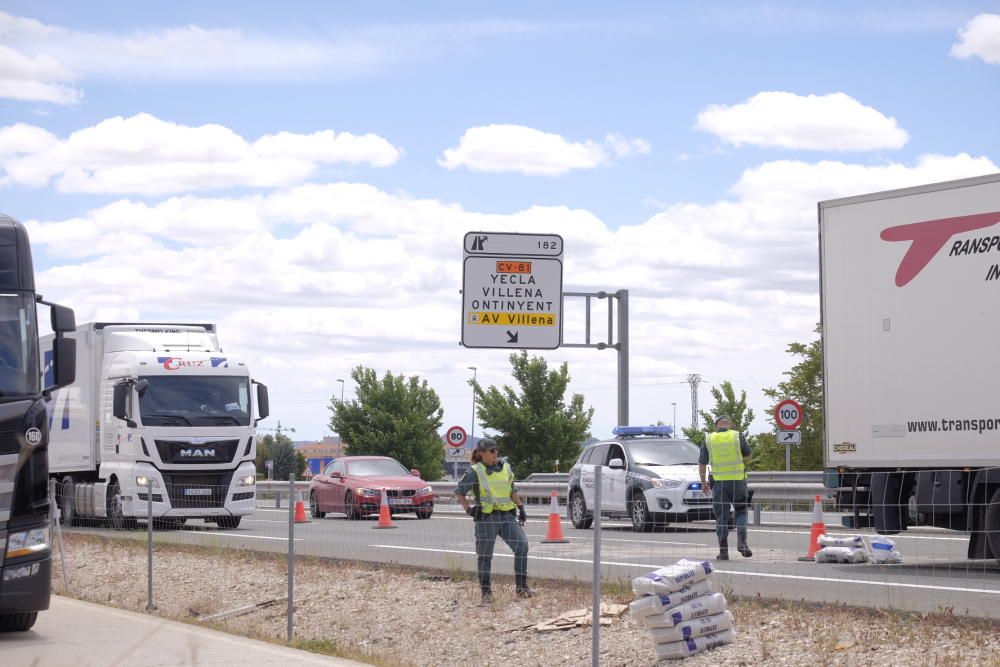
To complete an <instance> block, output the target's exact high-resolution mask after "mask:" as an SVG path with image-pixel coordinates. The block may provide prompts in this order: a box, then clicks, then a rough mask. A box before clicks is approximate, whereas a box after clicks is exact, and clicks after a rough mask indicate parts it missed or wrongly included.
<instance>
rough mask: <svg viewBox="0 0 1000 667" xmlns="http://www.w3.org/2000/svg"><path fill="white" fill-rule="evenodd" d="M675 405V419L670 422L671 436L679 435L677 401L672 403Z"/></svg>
mask: <svg viewBox="0 0 1000 667" xmlns="http://www.w3.org/2000/svg"><path fill="white" fill-rule="evenodd" d="M670 405H672V406H674V420H673V421H672V422H670V437H672V438H676V437H677V403H673V402H672V403H671V404H670Z"/></svg>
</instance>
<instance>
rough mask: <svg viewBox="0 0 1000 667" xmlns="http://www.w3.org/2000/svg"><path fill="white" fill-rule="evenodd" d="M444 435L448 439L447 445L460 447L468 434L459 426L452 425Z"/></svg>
mask: <svg viewBox="0 0 1000 667" xmlns="http://www.w3.org/2000/svg"><path fill="white" fill-rule="evenodd" d="M444 437H445V438H446V439H447V440H448V446H449V447H462V446H463V445H465V439H466V438H468V437H469V436H468V434H466V432H465V429H464V428H462V427H461V426H452V427H451V428H450V429H448V432H447V433H445V436H444Z"/></svg>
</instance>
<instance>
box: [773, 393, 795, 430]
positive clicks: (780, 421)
mask: <svg viewBox="0 0 1000 667" xmlns="http://www.w3.org/2000/svg"><path fill="white" fill-rule="evenodd" d="M774 421H775V423H776V424H777V425H778V428H779V429H783V430H791V429H796V428H798V427H799V426H800V425H801V424H802V406H801V405H799V404H798V403H796V402H795V401H793V400H792V399H790V398H786V399H785V400H783V401H781V402H779V403H778V404H777V405H776V406H774Z"/></svg>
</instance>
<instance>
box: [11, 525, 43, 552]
mask: <svg viewBox="0 0 1000 667" xmlns="http://www.w3.org/2000/svg"><path fill="white" fill-rule="evenodd" d="M48 548H49V528H48V526H46V527H45V528H33V529H32V530H22V531H21V532H20V533H11V534H10V535H8V536H7V558H18V557H19V556H30V555H31V554H36V553H39V552H41V551H45V550H46V549H48Z"/></svg>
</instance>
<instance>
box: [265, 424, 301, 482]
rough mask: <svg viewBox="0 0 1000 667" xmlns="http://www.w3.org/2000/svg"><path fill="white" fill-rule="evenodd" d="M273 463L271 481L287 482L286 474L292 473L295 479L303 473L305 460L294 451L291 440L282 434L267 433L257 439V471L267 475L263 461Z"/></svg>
mask: <svg viewBox="0 0 1000 667" xmlns="http://www.w3.org/2000/svg"><path fill="white" fill-rule="evenodd" d="M266 459H271V460H272V461H274V472H273V479H276V480H281V481H284V480H287V479H288V474H289V473H292V472H294V473H295V477H296V479H298V478H299V477H301V476H302V473H303V472H305V467H304V464H305V458H304V457H303V456H302V454H301V453H300V452H297V451H296V450H295V445H293V444H292V439H291V438H289V437H288V436H287V435H285V434H284V433H281V434H276V435H272V434H270V433H268V434H267V435H265V436H264V437H262V438H258V439H257V469H258V470H260V471H262V472H264V473H265V474H267V469H266V468H265V467H264V461H265V460H266Z"/></svg>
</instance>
